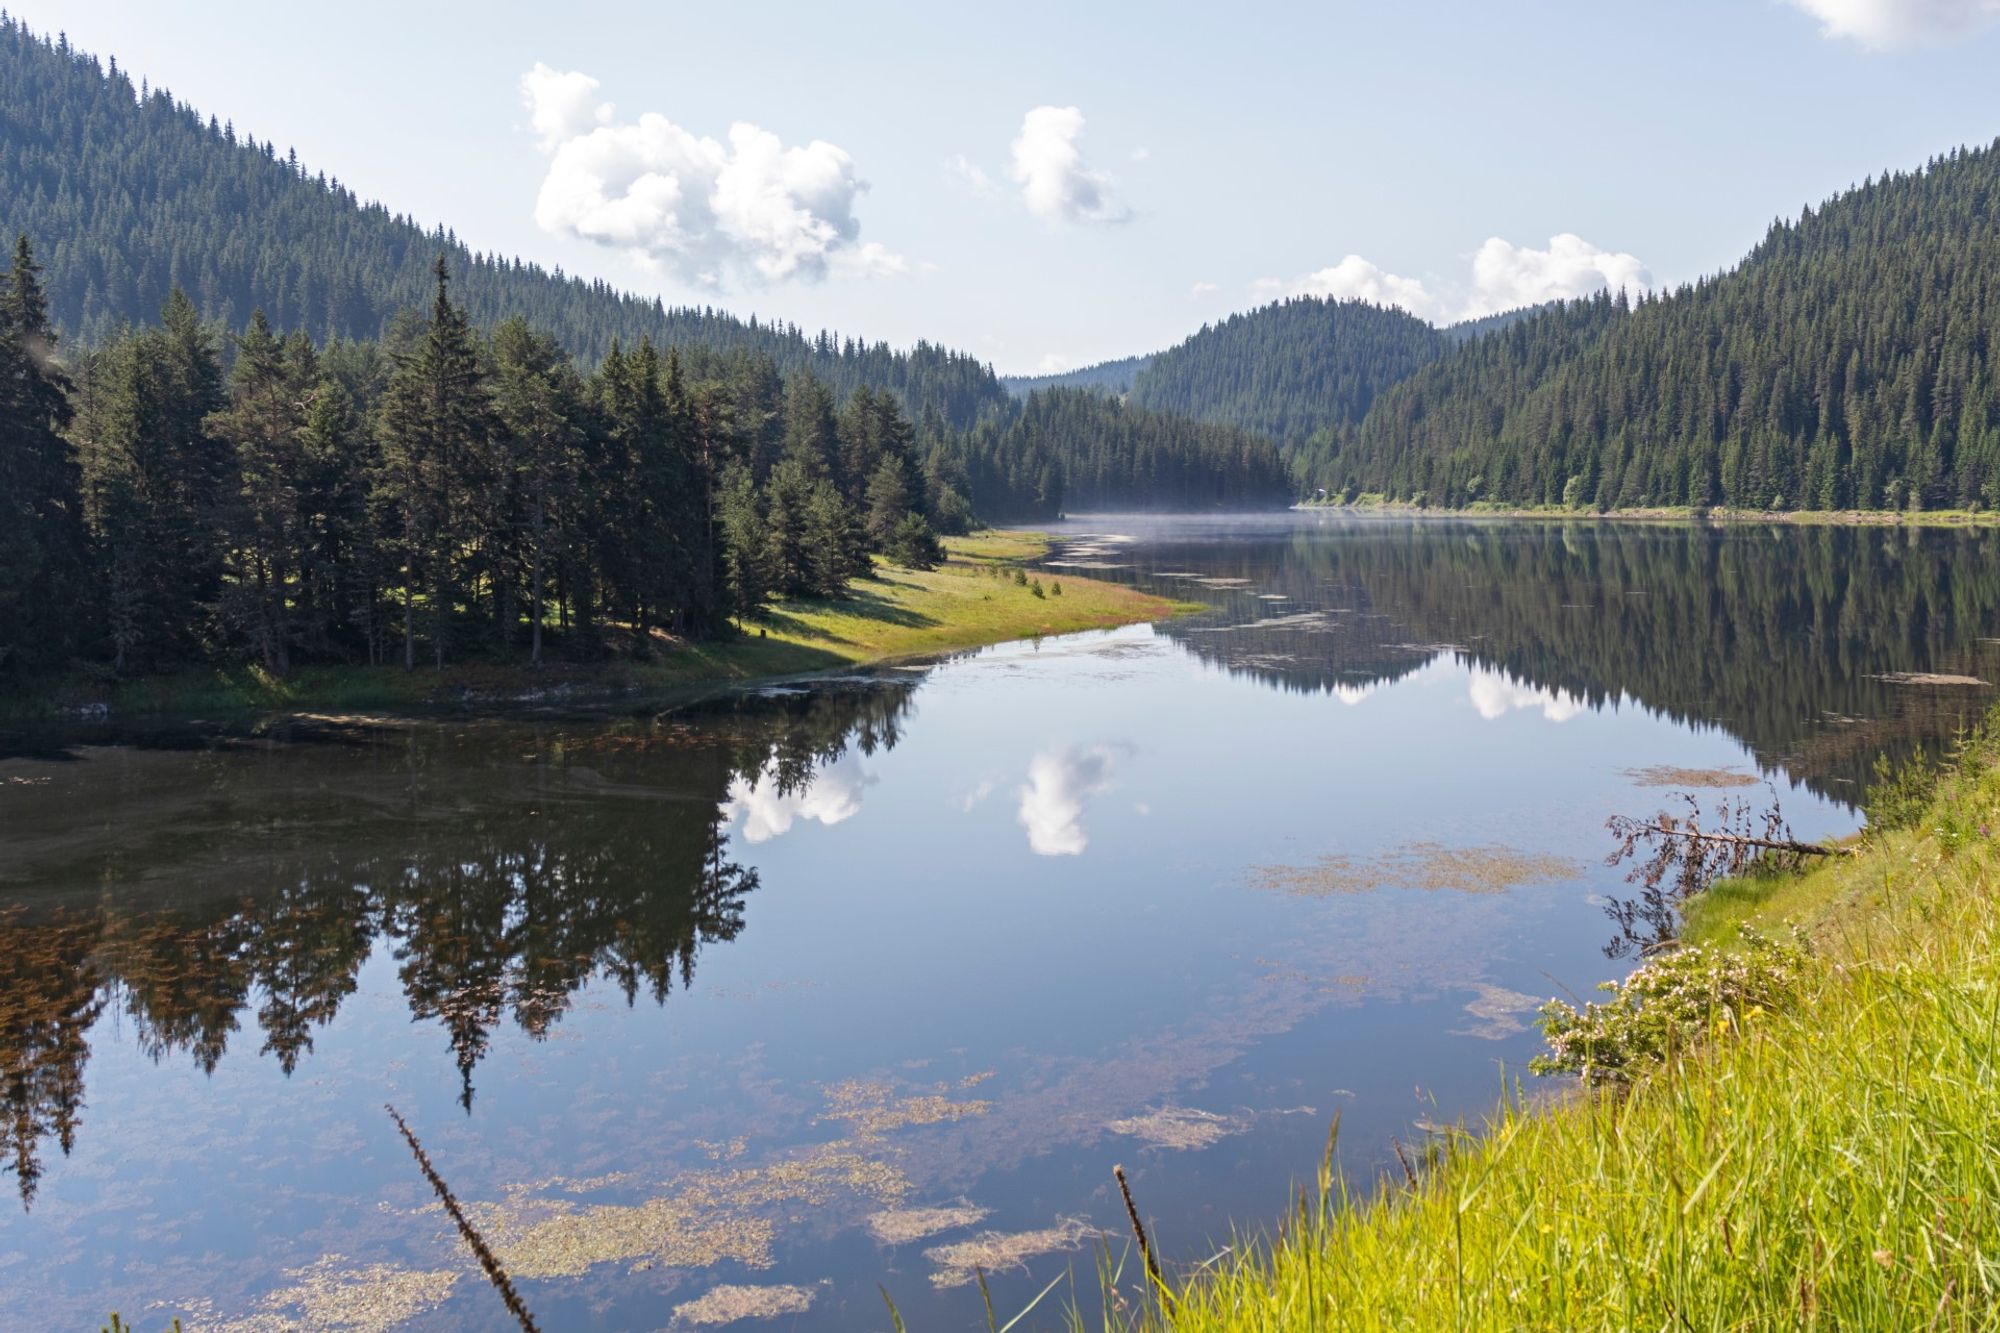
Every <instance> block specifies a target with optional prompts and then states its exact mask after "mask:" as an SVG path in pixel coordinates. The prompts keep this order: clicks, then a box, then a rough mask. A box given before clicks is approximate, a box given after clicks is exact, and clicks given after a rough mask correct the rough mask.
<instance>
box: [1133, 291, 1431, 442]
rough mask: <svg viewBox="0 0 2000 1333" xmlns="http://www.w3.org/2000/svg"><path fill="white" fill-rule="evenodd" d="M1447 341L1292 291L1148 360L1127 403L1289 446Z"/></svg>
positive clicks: (1386, 313)
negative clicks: (1289, 295) (1290, 295)
mask: <svg viewBox="0 0 2000 1333" xmlns="http://www.w3.org/2000/svg"><path fill="white" fill-rule="evenodd" d="M1451 343H1452V340H1451V339H1449V338H1447V337H1446V336H1445V335H1444V334H1442V333H1440V332H1439V331H1438V330H1437V329H1435V328H1433V327H1431V326H1430V325H1429V324H1427V323H1425V322H1424V321H1423V320H1421V319H1418V318H1417V317H1416V316H1415V315H1411V314H1408V313H1406V312H1404V311H1401V310H1397V309H1394V308H1390V307H1385V306H1378V305H1370V304H1369V303H1368V302H1366V301H1326V300H1322V299H1320V298H1319V297H1316V296H1303V297H1297V298H1294V299H1291V300H1285V301H1278V302H1275V303H1273V304H1271V305H1267V306H1265V307H1263V308H1262V309H1260V310H1252V311H1249V312H1248V313H1246V314H1238V315H1231V316H1230V317H1229V318H1228V319H1225V320H1223V321H1222V322H1221V323H1219V324H1211V325H1207V326H1205V327H1204V328H1203V329H1202V330H1201V331H1200V332H1199V333H1196V334H1195V335H1194V336H1193V337H1191V338H1189V339H1188V340H1187V341H1185V342H1183V343H1181V344H1180V345H1179V346H1176V347H1171V348H1168V349H1167V350H1166V351H1164V352H1161V353H1159V354H1158V355H1156V356H1154V357H1153V359H1152V361H1151V362H1150V363H1149V364H1148V365H1147V366H1146V368H1145V369H1144V370H1143V371H1141V372H1140V373H1139V375H1138V376H1137V378H1136V379H1134V380H1133V383H1132V393H1131V400H1132V402H1134V403H1135V404H1137V405H1139V406H1141V407H1148V408H1153V409H1155V410H1156V411H1162V412H1175V413H1179V414H1181V415H1183V416H1191V417H1197V418H1199V419H1201V420H1203V421H1212V422H1218V423H1221V424H1224V425H1230V426H1238V427H1241V428H1242V429H1244V430H1248V431H1253V432H1255V433H1257V434H1259V435H1268V436H1271V437H1272V438H1274V439H1277V440H1279V441H1281V442H1284V443H1287V444H1296V443H1297V442H1299V441H1302V440H1304V439H1306V438H1307V437H1309V436H1311V435H1312V434H1314V433H1315V432H1317V431H1320V430H1323V429H1327V428H1329V427H1338V426H1342V425H1346V424H1349V423H1352V422H1356V421H1359V420H1361V418H1362V417H1363V416H1365V415H1366V414H1367V412H1368V409H1369V407H1370V406H1371V405H1372V404H1373V403H1374V402H1375V399H1376V397H1377V395H1379V394H1381V393H1382V392H1383V390H1385V389H1387V388H1389V387H1390V386H1391V385H1394V384H1396V383H1399V382H1400V381H1402V380H1404V379H1406V378H1408V377H1409V376H1410V375H1411V374H1413V373H1414V372H1415V371H1417V370H1418V369H1419V368H1421V367H1423V366H1426V365H1428V364H1430V363H1431V362H1433V361H1435V360H1437V359H1438V358H1439V357H1440V356H1442V355H1444V354H1445V352H1446V351H1447V350H1448V349H1449V347H1450V346H1451Z"/></svg>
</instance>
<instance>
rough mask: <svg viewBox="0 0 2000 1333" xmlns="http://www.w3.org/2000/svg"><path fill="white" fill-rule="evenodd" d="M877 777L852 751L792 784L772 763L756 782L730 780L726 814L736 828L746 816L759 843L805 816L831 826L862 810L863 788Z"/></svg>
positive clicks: (748, 835) (750, 838)
mask: <svg viewBox="0 0 2000 1333" xmlns="http://www.w3.org/2000/svg"><path fill="white" fill-rule="evenodd" d="M874 781H875V779H874V777H873V775H871V774H870V773H869V772H868V771H867V770H866V769H864V768H862V766H861V761H860V760H859V759H857V758H855V757H854V756H853V755H851V754H844V755H842V756H841V757H840V758H838V759H836V760H834V761H833V762H832V763H831V764H828V765H827V766H826V767H825V768H823V769H821V770H820V771H819V772H817V773H815V774H813V775H812V776H810V777H808V778H807V779H806V780H805V781H804V782H803V783H801V784H799V785H796V786H793V787H791V788H789V789H788V788H787V787H786V784H785V779H784V777H783V775H782V774H781V773H780V772H779V771H778V768H777V765H775V764H767V765H765V767H764V768H763V769H762V770H761V771H759V772H758V774H757V778H756V781H754V782H752V781H750V780H748V779H746V778H737V779H736V780H735V781H733V782H731V783H730V784H729V800H728V801H727V802H726V803H725V804H724V805H723V807H722V810H723V818H724V819H725V820H726V821H727V822H728V823H729V824H730V826H731V827H734V826H735V823H736V821H737V820H738V819H741V820H742V821H743V830H742V832H743V840H744V841H745V842H748V843H753V844H754V843H760V842H769V841H770V840H771V839H773V838H777V837H782V836H784V835H785V834H787V833H789V832H791V831H792V825H793V824H795V823H797V822H798V821H799V820H801V819H804V820H807V821H809V822H812V823H818V824H824V825H827V826H828V827H831V826H832V825H835V824H839V823H842V822H844V821H846V820H849V819H852V818H854V816H856V815H858V814H860V813H861V793H862V792H863V791H865V790H866V789H867V787H868V785H869V784H870V783H872V782H874Z"/></svg>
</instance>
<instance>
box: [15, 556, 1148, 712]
mask: <svg viewBox="0 0 2000 1333" xmlns="http://www.w3.org/2000/svg"><path fill="white" fill-rule="evenodd" d="M945 546H946V549H947V551H948V554H949V558H948V559H947V560H946V562H945V563H944V564H942V565H940V566H939V567H938V568H936V569H932V570H907V569H898V568H894V567H892V566H888V565H881V564H878V565H877V566H876V570H875V574H874V577H872V578H869V579H864V580H860V581H857V582H856V583H855V584H854V585H853V588H852V594H851V595H850V596H849V597H846V598H844V599H840V600H832V601H811V600H783V601H778V602H774V603H773V604H772V605H771V606H770V608H769V612H768V615H767V616H766V617H765V618H764V619H762V620H756V621H749V622H746V623H745V627H744V632H743V633H742V634H737V635H731V636H729V637H727V638H722V639H717V640H713V641H710V642H704V643H687V642H674V641H662V642H661V643H660V644H659V645H658V647H657V650H656V651H653V652H651V653H649V654H647V655H646V656H645V657H644V658H639V659H630V658H627V659H621V660H618V661H614V662H607V663H563V662H551V663H549V664H547V665H545V666H543V667H541V668H539V669H538V668H534V667H529V666H526V665H500V664H492V663H464V664H455V665H447V666H446V667H445V669H444V670H442V671H439V670H435V669H433V668H429V667H425V666H422V665H419V667H418V668H417V669H416V670H414V671H405V670H403V669H402V668H401V667H308V668H304V669H301V670H298V671H295V672H293V673H292V674H290V675H288V676H284V677H278V676H274V675H272V674H270V673H268V672H265V671H263V670H260V669H257V668H252V667H241V668H236V669H229V670H224V669H213V670H205V671H196V672H182V673H179V674H175V675H170V676H155V677H140V678H135V679H129V680H111V679H101V680H86V679H79V678H75V677H71V678H66V679H63V680H57V681H50V682H47V683H45V684H43V685H40V686H38V687H35V688H32V689H30V690H28V691H25V692H22V693H19V694H16V695H14V696H12V697H7V696H0V716H12V717H17V718H22V717H47V716H51V715H64V714H71V715H73V714H75V713H76V712H77V711H78V710H79V709H89V708H91V707H93V706H94V705H103V706H104V707H105V708H107V709H108V710H109V711H110V712H111V713H112V714H113V715H116V716H121V717H123V716H133V715H148V714H202V713H218V712H231V711H262V710H271V709H314V710H338V709H363V708H370V709H396V708H422V707H428V706H434V705H439V704H464V703H472V704H484V705H498V706H504V705H506V704H507V703H510V702H530V703H531V702H540V701H545V700H548V699H551V698H556V699H564V698H567V699H577V700H586V699H591V698H605V697H617V696H620V695H628V694H640V695H645V694H653V693H661V694H671V693H675V692H684V691H689V690H695V689H699V688H700V687H703V686H709V685H724V684H729V683H732V682H738V681H745V680H754V679H759V678H765V677H772V676H787V675H795V674H798V673H802V672H808V671H820V670H825V669H828V668H833V667H840V666H851V665H855V664H858V663H864V662H878V661H883V660H886V659H890V658H897V657H908V656H914V655H919V654H924V653H935V652H944V651H949V650H952V649H958V648H975V647H980V646H983V645H986V644H992V643H1001V642H1005V641H1007V640H1011V639H1023V638H1030V637H1035V636H1040V635H1050V634H1067V633H1071V632H1074V631H1077V630H1086V629H1102V628H1107V627H1110V626H1113V625H1129V624H1134V623H1137V622H1140V621H1146V620H1157V619H1160V618H1163V617H1165V616H1170V615H1173V614H1175V613H1176V612H1177V611H1179V610H1180V609H1181V608H1180V606H1179V604H1177V603H1174V602H1169V601H1166V600H1164V599H1161V598H1158V597H1153V596H1149V595H1147V594H1145V593H1142V592H1139V591H1136V590H1135V589H1131V588H1124V587H1119V586H1118V585H1116V584H1111V583H1104V582H1100V581H1097V580H1094V579H1084V578H1073V577H1067V576H1065V577H1063V578H1061V579H1060V580H1057V579H1054V578H1051V577H1050V576H1049V575H1048V574H1046V573H1044V574H1041V575H1039V576H1037V578H1036V580H1034V581H1031V582H1016V581H1015V579H1014V577H1013V573H1014V571H1015V570H1016V569H1019V568H1021V567H1022V566H1023V565H1024V564H1025V563H1026V562H1028V561H1030V560H1033V559H1035V558H1036V557H1038V556H1040V555H1041V554H1042V553H1043V552H1044V551H1045V550H1046V549H1047V547H1048V541H1047V538H1045V537H1043V536H1042V535H1041V534H1038V533H1032V532H985V533H979V534H976V535H974V536H971V537H956V538H949V539H947V540H946V542H945ZM1037 584H1039V586H1040V592H1039V594H1038V592H1037V590H1036V589H1037Z"/></svg>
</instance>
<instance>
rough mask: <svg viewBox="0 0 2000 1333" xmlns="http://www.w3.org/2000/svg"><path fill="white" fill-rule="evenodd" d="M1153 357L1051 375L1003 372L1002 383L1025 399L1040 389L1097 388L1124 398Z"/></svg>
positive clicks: (1103, 364)
mask: <svg viewBox="0 0 2000 1333" xmlns="http://www.w3.org/2000/svg"><path fill="white" fill-rule="evenodd" d="M1152 360H1153V354H1152V353H1151V352H1147V353H1145V354H1144V355H1141V356H1127V357H1121V358H1120V359H1118V360H1116V361H1100V362H1098V363H1097V364H1096V365H1094V366H1085V367H1083V369H1081V370H1064V371H1058V372H1057V373H1055V374H1051V375H1002V376H1001V377H1000V382H1001V383H1002V384H1004V385H1006V386H1007V392H1009V393H1011V394H1013V395H1014V396H1016V397H1017V398H1025V397H1027V396H1028V395H1029V394H1031V393H1034V392H1036V391H1037V390H1039V389H1095V390H1097V391H1098V392H1099V393H1108V394H1112V395H1114V396H1117V397H1123V396H1124V395H1125V394H1127V393H1129V392H1131V389H1132V381H1133V380H1135V379H1137V378H1138V376H1139V372H1140V371H1142V370H1144V369H1145V368H1146V367H1147V366H1148V365H1150V364H1152Z"/></svg>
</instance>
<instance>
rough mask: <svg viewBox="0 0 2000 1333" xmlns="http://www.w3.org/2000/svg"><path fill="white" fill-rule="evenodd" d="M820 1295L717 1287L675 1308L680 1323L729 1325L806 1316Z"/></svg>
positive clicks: (810, 1290) (814, 1291) (801, 1289)
mask: <svg viewBox="0 0 2000 1333" xmlns="http://www.w3.org/2000/svg"><path fill="white" fill-rule="evenodd" d="M817 1294H818V1291H817V1289H816V1288H813V1287H786V1286H770V1287H737V1286H723V1287H717V1288H715V1289H714V1290H713V1291H710V1292H708V1293H707V1294H706V1295H703V1296H701V1297H699V1298H697V1299H695V1300H691V1301H684V1302H682V1303H681V1304H679V1305H676V1306H675V1307H674V1322H675V1323H677V1324H696V1325H701V1324H728V1323H734V1322H735V1321H736V1320H738V1319H775V1318H777V1317H778V1316H779V1315H785V1314H804V1313H805V1312H806V1311H807V1310H808V1309H809V1308H810V1307H811V1306H812V1302H813V1297H814V1296H815V1295H817Z"/></svg>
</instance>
